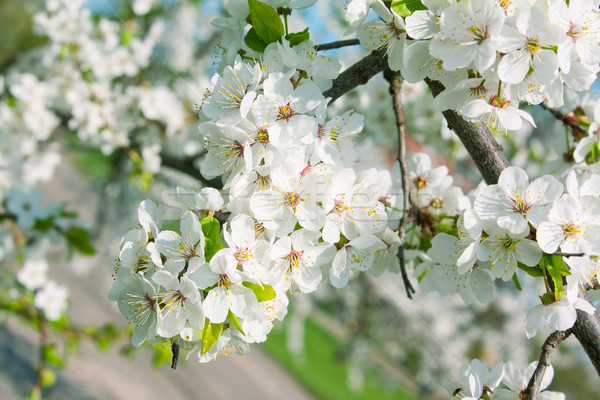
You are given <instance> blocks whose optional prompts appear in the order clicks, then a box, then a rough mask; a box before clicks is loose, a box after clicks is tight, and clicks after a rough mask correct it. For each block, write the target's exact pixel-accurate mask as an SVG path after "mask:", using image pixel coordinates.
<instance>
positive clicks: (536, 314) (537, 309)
mask: <svg viewBox="0 0 600 400" xmlns="http://www.w3.org/2000/svg"><path fill="white" fill-rule="evenodd" d="M544 307H545V306H544V305H542V304H538V305H536V306H534V307H533V308H531V310H529V311H528V312H527V317H525V331H526V333H527V339H531V338H532V337H534V336H535V334H536V333H537V331H538V328H539V326H540V325H541V324H542V323H545V321H544V322H542V317H543V311H544Z"/></svg>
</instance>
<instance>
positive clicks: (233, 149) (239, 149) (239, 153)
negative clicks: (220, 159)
mask: <svg viewBox="0 0 600 400" xmlns="http://www.w3.org/2000/svg"><path fill="white" fill-rule="evenodd" d="M225 155H226V156H227V157H244V145H243V144H241V143H240V142H238V141H235V142H233V143H231V145H229V151H227V152H226V153H225Z"/></svg>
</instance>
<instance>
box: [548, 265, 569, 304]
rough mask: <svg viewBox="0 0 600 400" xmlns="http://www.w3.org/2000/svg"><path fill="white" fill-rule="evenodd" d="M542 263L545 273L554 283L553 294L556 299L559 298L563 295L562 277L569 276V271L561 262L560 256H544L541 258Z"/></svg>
mask: <svg viewBox="0 0 600 400" xmlns="http://www.w3.org/2000/svg"><path fill="white" fill-rule="evenodd" d="M542 262H543V263H544V265H545V267H546V271H547V272H548V275H550V278H552V281H553V282H554V294H555V295H556V298H561V297H562V296H563V295H564V290H563V277H564V276H569V275H571V271H569V268H568V267H567V265H566V264H565V262H564V261H563V259H562V257H561V256H556V255H546V256H544V257H543V258H542Z"/></svg>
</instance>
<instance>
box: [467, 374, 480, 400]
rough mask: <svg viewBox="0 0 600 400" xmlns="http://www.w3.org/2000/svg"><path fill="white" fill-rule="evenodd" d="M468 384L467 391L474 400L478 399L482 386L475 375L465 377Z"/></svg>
mask: <svg viewBox="0 0 600 400" xmlns="http://www.w3.org/2000/svg"><path fill="white" fill-rule="evenodd" d="M467 381H468V383H469V391H470V392H471V395H472V396H473V398H474V399H478V398H480V397H481V395H482V394H483V385H482V384H481V380H480V379H479V377H478V376H477V375H476V374H469V375H468V377H467Z"/></svg>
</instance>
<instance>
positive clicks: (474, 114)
mask: <svg viewBox="0 0 600 400" xmlns="http://www.w3.org/2000/svg"><path fill="white" fill-rule="evenodd" d="M492 110H493V107H492V106H491V105H489V104H488V103H487V102H486V101H485V100H483V99H476V100H473V101H470V102H468V103H467V104H465V105H464V106H462V107H461V108H460V110H459V112H460V113H461V114H462V115H464V116H465V117H468V118H472V119H478V118H479V117H481V116H482V115H484V114H487V113H490V112H492Z"/></svg>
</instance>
